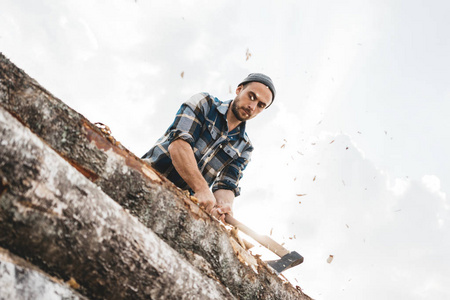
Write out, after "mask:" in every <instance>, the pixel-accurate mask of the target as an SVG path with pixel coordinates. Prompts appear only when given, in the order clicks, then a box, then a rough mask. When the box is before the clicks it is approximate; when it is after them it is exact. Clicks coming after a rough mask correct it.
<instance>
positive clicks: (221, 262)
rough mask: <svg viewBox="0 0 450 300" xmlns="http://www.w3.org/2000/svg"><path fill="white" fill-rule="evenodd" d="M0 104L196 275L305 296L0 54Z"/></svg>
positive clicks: (254, 294) (245, 291) (234, 286)
mask: <svg viewBox="0 0 450 300" xmlns="http://www.w3.org/2000/svg"><path fill="white" fill-rule="evenodd" d="M0 106H3V107H4V108H5V109H6V110H8V111H9V112H10V113H11V114H13V115H14V116H15V117H16V118H17V119H18V120H19V121H20V122H22V123H23V124H25V126H27V127H29V128H30V129H31V130H32V131H33V132H34V133H36V134H37V135H38V136H40V137H41V138H42V139H43V140H44V141H45V142H46V143H47V144H48V145H49V146H50V147H52V148H53V149H54V150H55V151H56V152H57V153H58V154H59V155H61V156H62V157H64V159H66V160H67V161H68V162H69V163H70V164H72V165H73V166H74V167H75V168H76V169H77V170H79V171H80V172H81V173H82V174H84V175H85V176H86V177H87V178H89V179H90V180H91V181H92V182H94V183H95V184H97V185H98V186H99V187H100V188H101V189H102V190H103V191H104V192H105V193H106V194H107V195H109V196H110V197H111V198H112V199H114V200H115V201H117V202H118V203H119V204H120V205H122V206H123V207H125V208H126V209H128V210H129V211H130V213H131V214H133V215H134V216H136V217H137V218H138V219H139V221H140V222H141V223H143V224H144V225H145V226H147V227H148V228H151V229H152V230H153V231H154V232H155V233H156V234H157V235H158V236H160V237H161V238H162V239H163V240H165V241H166V242H167V243H168V244H169V245H170V246H171V247H172V248H173V249H175V250H176V251H177V252H179V253H180V254H182V255H183V256H184V257H185V258H186V259H187V260H188V261H190V262H191V263H192V264H193V265H194V266H196V267H197V268H198V269H199V270H201V271H202V272H203V273H204V274H206V275H208V276H210V277H212V278H215V279H218V280H219V281H220V282H222V284H223V285H224V286H226V287H227V288H228V289H229V290H230V291H231V292H232V293H233V295H234V296H235V297H237V298H240V299H255V298H259V299H309V297H308V296H306V295H304V294H303V293H301V292H300V291H299V290H298V289H296V288H294V287H293V286H292V285H290V284H287V283H286V282H285V281H283V280H282V279H280V278H279V277H277V276H276V275H275V274H274V273H273V272H272V270H271V269H269V268H268V267H267V265H266V264H265V263H264V262H262V261H260V260H259V259H257V258H256V261H257V262H258V266H257V268H256V272H255V270H254V268H252V266H250V265H247V264H245V263H242V262H241V261H242V260H245V259H242V257H240V255H239V254H236V252H238V253H242V251H241V250H239V251H236V250H235V247H233V245H232V244H231V243H230V235H229V233H228V232H227V231H226V230H224V228H223V227H222V226H221V225H220V224H219V223H218V222H217V221H215V220H212V219H211V218H210V216H209V215H207V214H206V213H205V212H203V211H202V210H201V209H199V208H198V206H197V205H196V204H195V203H193V202H192V201H191V200H190V199H189V198H188V197H186V196H185V195H184V194H183V193H181V192H180V190H179V189H178V188H176V187H175V186H174V185H173V184H172V183H170V182H169V181H167V179H165V178H164V177H163V176H161V175H160V174H158V172H156V171H154V170H153V169H152V168H151V167H150V166H149V165H147V164H146V163H145V162H143V161H142V160H140V159H139V158H137V157H136V156H135V155H134V154H133V153H131V152H130V151H128V150H127V149H126V148H125V147H123V146H122V145H121V144H120V143H118V142H117V141H115V140H114V139H113V138H112V137H111V136H108V135H106V136H105V135H104V134H103V133H102V132H101V131H100V130H99V129H98V128H97V127H96V126H94V125H93V124H91V123H90V122H89V121H88V120H87V119H86V118H84V117H83V116H82V115H80V114H78V113H77V112H75V111H73V110H72V109H71V108H69V107H68V106H67V105H65V104H64V103H63V102H62V101H60V100H59V99H57V98H55V97H54V96H52V95H51V94H50V93H49V92H48V91H46V90H45V89H44V88H43V87H41V86H40V85H39V84H38V83H37V82H36V81H35V80H33V79H32V78H30V77H29V76H28V75H26V74H25V72H23V71H22V70H20V69H19V68H17V67H16V66H14V65H13V64H12V63H11V62H10V61H9V60H8V59H6V58H5V57H4V56H3V55H1V54H0Z"/></svg>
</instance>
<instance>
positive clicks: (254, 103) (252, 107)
mask: <svg viewBox="0 0 450 300" xmlns="http://www.w3.org/2000/svg"><path fill="white" fill-rule="evenodd" d="M256 105H257V103H256V101H252V102H250V103H249V104H248V108H250V109H251V110H255V108H256Z"/></svg>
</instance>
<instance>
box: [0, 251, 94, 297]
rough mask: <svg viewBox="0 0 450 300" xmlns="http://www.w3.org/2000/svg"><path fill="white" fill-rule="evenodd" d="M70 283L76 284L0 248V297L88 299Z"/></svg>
mask: <svg viewBox="0 0 450 300" xmlns="http://www.w3.org/2000/svg"><path fill="white" fill-rule="evenodd" d="M70 284H72V285H74V286H76V282H75V281H74V280H73V279H72V280H71V281H69V282H67V283H66V282H63V281H61V280H58V279H57V278H54V277H51V276H49V275H48V274H46V273H45V272H43V271H42V270H40V269H38V268H37V267H36V266H34V265H32V264H30V263H29V262H27V261H25V260H24V259H22V258H20V257H18V256H16V255H13V254H11V253H10V252H9V251H7V250H5V249H3V248H0V292H1V293H0V299H33V300H69V299H70V300H89V299H88V298H86V297H84V296H82V295H81V294H79V293H78V292H77V291H75V290H74V289H73V288H72V287H71V285H70Z"/></svg>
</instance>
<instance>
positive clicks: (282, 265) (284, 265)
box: [266, 251, 303, 274]
mask: <svg viewBox="0 0 450 300" xmlns="http://www.w3.org/2000/svg"><path fill="white" fill-rule="evenodd" d="M302 262H303V256H301V255H300V254H298V253H297V252H295V251H292V252H291V253H288V254H286V255H285V256H283V257H282V258H280V259H277V260H269V261H266V263H267V264H268V265H269V266H271V267H272V268H273V269H274V270H275V271H276V272H277V274H280V273H281V272H283V271H285V270H287V269H289V268H292V267H295V266H296V265H299V264H301V263H302Z"/></svg>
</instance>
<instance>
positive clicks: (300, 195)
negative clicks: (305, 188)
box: [297, 194, 307, 197]
mask: <svg viewBox="0 0 450 300" xmlns="http://www.w3.org/2000/svg"><path fill="white" fill-rule="evenodd" d="M306 195H307V194H297V196H299V197H302V196H306Z"/></svg>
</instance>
